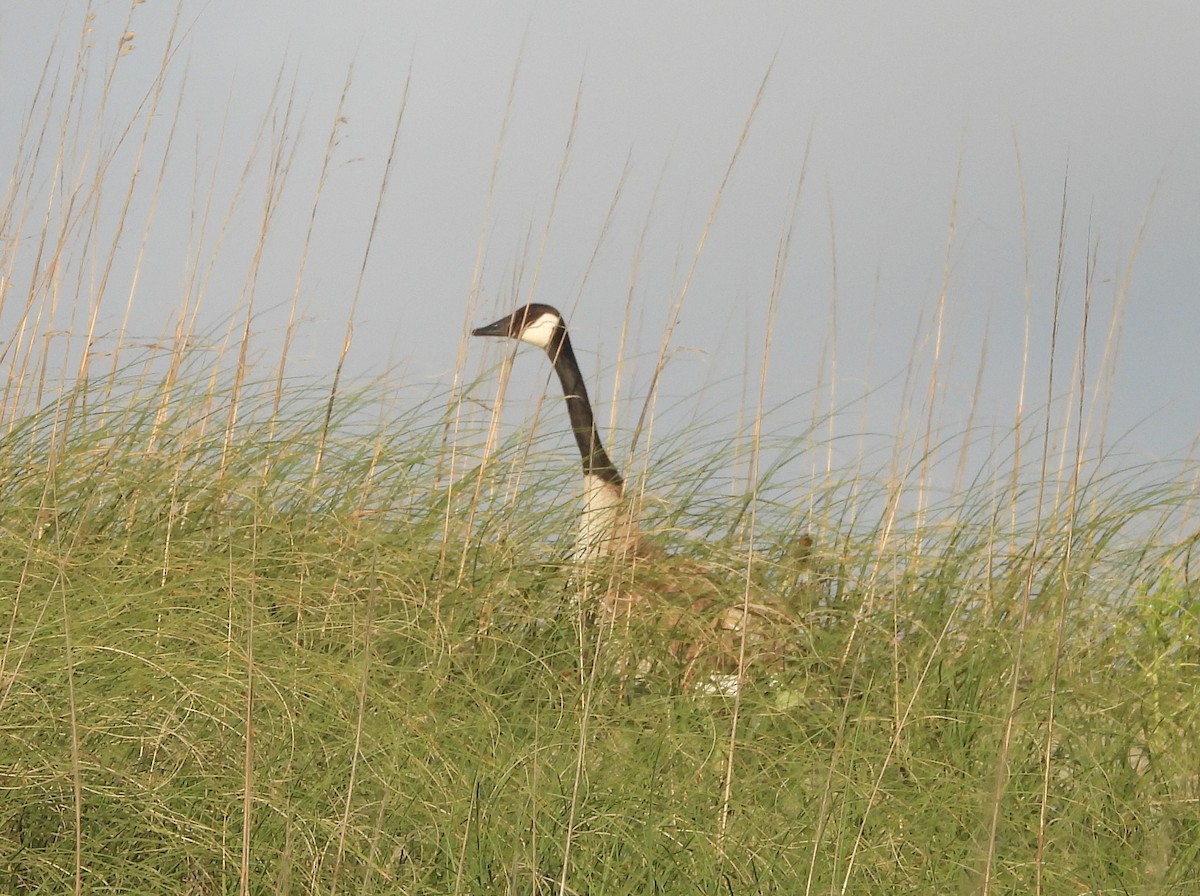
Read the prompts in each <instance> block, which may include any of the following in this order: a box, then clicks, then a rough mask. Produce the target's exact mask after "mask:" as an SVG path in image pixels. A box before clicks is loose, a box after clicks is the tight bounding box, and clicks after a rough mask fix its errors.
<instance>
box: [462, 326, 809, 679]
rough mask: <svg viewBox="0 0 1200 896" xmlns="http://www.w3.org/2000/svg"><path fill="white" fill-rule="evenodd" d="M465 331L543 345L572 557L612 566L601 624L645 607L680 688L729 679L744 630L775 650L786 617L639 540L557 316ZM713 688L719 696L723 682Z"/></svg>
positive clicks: (755, 644) (601, 601)
mask: <svg viewBox="0 0 1200 896" xmlns="http://www.w3.org/2000/svg"><path fill="white" fill-rule="evenodd" d="M471 334H472V335H473V336H504V337H507V338H509V339H516V340H518V341H520V342H527V343H529V344H530V345H534V346H537V347H538V348H540V349H543V350H544V351H545V352H546V354H547V355H548V356H549V358H550V362H551V363H552V364H553V365H554V370H555V372H556V373H557V374H558V379H559V382H560V383H561V384H562V390H563V397H564V399H565V400H566V403H567V414H568V416H569V417H570V421H571V430H572V432H573V433H574V434H575V442H576V444H577V445H578V446H579V454H580V457H581V458H582V460H583V478H584V509H583V514H582V517H581V520H580V531H579V541H578V543H577V547H576V559H577V560H579V561H583V562H592V561H600V560H603V559H605V558H608V559H611V560H613V561H615V563H616V567H617V568H615V569H613V570H611V571H610V572H611V575H610V577H609V578H608V580H607V581H606V582H604V583H602V585H601V588H600V594H599V597H598V600H597V602H596V604H597V610H598V611H599V615H600V617H601V619H602V620H603V621H604V622H606V623H608V624H610V625H611V624H613V623H616V622H617V621H618V620H622V619H623V620H625V621H628V620H630V619H631V618H632V617H633V616H635V615H638V614H637V611H638V609H639V608H645V609H647V610H649V611H650V612H651V613H653V616H654V617H655V620H656V622H657V623H658V624H659V625H661V626H662V627H663V628H664V629H666V630H667V631H668V633H669V636H670V653H671V654H672V655H673V656H675V658H676V659H677V660H679V661H681V662H682V664H683V665H684V675H683V678H684V681H685V682H686V681H688V680H689V679H691V678H692V675H693V672H694V671H697V670H699V669H700V668H702V667H703V668H705V669H706V670H707V671H708V672H709V673H720V674H714V675H713V677H712V678H710V679H709V681H710V683H711V682H712V681H714V680H716V679H718V678H728V677H729V676H728V674H727V673H728V672H729V671H730V669H731V668H732V669H735V670H736V669H737V668H738V667H739V666H740V664H741V663H740V660H738V657H741V656H743V652H742V651H741V650H739V649H738V646H739V645H740V643H741V642H742V641H743V632H745V641H746V643H747V644H749V645H751V647H752V648H753V649H754V650H759V648H762V650H761V651H760V652H761V653H764V654H765V653H767V652H770V653H777V650H776V649H775V645H771V646H770V647H767V646H766V641H767V640H768V639H773V638H774V637H775V636H774V634H765V633H766V632H768V631H769V630H771V629H774V630H780V629H781V628H788V629H789V630H790V629H791V627H792V624H793V622H794V620H790V619H788V618H786V617H787V615H788V614H785V613H781V612H780V610H779V609H777V608H775V607H773V606H770V605H764V604H763V603H762V602H759V601H757V600H756V601H754V602H750V601H743V600H741V599H740V598H736V599H730V598H731V596H730V595H724V596H723V595H722V594H721V591H720V589H719V588H718V587H717V586H716V584H715V582H714V581H713V575H712V573H711V571H710V570H708V569H705V568H704V567H702V566H701V565H700V564H697V563H695V562H693V561H687V560H681V559H679V558H674V557H670V558H668V557H665V556H664V555H663V554H662V552H661V551H659V550H657V549H656V548H654V547H652V546H651V545H649V544H648V543H647V542H645V541H644V540H643V539H642V538H641V536H640V533H639V531H638V525H637V522H636V520H635V519H634V516H633V513H632V510H631V508H630V507H629V506H628V505H627V503H626V501H625V493H624V492H625V483H624V480H623V479H622V478H621V474H620V472H619V471H618V470H617V467H616V465H615V464H614V463H613V462H612V458H610V457H609V456H608V452H606V451H605V450H604V445H603V443H602V442H601V441H600V434H599V433H598V432H597V430H596V420H595V415H594V414H593V412H592V405H591V401H590V400H589V399H588V393H587V387H586V386H585V385H584V382H583V374H582V373H581V372H580V370H579V362H578V361H576V359H575V351H574V349H573V348H572V346H571V337H570V335H569V334H568V333H567V326H566V323H565V322H564V321H563V317H562V315H561V314H560V313H559V312H558V311H557V310H556V309H555V308H553V307H551V306H550V305H542V304H531V305H526V306H525V307H523V308H518V309H517V310H516V311H514V312H513V313H512V314H510V315H508V316H507V317H502V318H501V319H500V320H498V321H496V322H495V323H491V324H488V325H487V326H485V327H477V328H476V329H474V330H472V331H471ZM809 546H811V542H809ZM739 590H740V588H739ZM781 623H782V626H781ZM642 671H644V667H643V669H642ZM718 687H719V688H720V689H722V690H726V686H725V685H723V684H718Z"/></svg>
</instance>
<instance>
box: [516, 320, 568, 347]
mask: <svg viewBox="0 0 1200 896" xmlns="http://www.w3.org/2000/svg"><path fill="white" fill-rule="evenodd" d="M560 321H561V318H559V316H558V315H557V314H551V313H550V312H548V311H547V312H545V313H543V314H542V315H541V316H540V317H538V318H537V319H536V320H534V321H531V322H530V323H527V324H526V325H525V328H524V329H523V330H521V335H520V336H519V337H517V338H518V339H520V340H521V341H522V342H528V343H529V344H530V345H536V346H537V347H538V348H541V349H544V348H545V347H546V346H548V345H549V344H550V340H551V338H552V337H553V336H554V330H555V329H556V328H557V327H558V325H559V323H560Z"/></svg>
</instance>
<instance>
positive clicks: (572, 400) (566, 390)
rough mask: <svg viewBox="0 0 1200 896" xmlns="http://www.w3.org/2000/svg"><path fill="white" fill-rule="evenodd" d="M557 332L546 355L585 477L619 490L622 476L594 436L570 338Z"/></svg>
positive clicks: (593, 427)
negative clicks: (602, 481)
mask: <svg viewBox="0 0 1200 896" xmlns="http://www.w3.org/2000/svg"><path fill="white" fill-rule="evenodd" d="M558 332H559V334H561V335H556V337H555V338H554V339H553V340H551V342H550V344H549V345H548V346H546V353H547V354H548V355H549V356H550V360H551V361H552V362H554V370H555V371H556V372H557V373H558V379H559V382H561V383H562V389H563V397H564V398H565V399H566V401H567V415H568V416H569V417H570V418H571V430H572V431H573V432H574V433H575V442H576V444H578V445H579V454H580V456H581V457H582V458H583V472H584V475H585V476H599V477H600V478H601V479H603V480H604V481H605V482H611V483H612V484H613V485H617V486H620V485H621V484H622V481H621V474H620V473H618V472H617V468H616V465H614V464H613V462H612V460H611V459H610V458H609V456H608V453H607V452H605V450H604V445H602V444H601V443H600V434H599V433H598V432H596V418H595V417H594V416H593V414H592V403H591V402H590V401H589V400H588V394H587V387H586V386H584V384H583V374H582V373H580V372H579V363H578V362H577V361H576V360H575V352H574V351H573V350H572V349H571V337H570V336H568V335H567V331H566V330H565V329H562V328H560V329H559V331H558Z"/></svg>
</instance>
